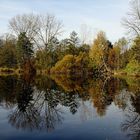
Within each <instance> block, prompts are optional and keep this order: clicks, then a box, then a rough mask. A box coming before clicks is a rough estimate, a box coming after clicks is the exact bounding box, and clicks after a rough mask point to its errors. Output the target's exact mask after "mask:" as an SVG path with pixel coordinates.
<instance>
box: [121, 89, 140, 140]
mask: <svg viewBox="0 0 140 140" xmlns="http://www.w3.org/2000/svg"><path fill="white" fill-rule="evenodd" d="M122 131H124V132H126V133H127V136H128V137H129V138H130V139H131V140H140V91H137V93H135V96H132V97H131V103H130V104H129V106H128V107H127V109H126V114H125V121H124V122H123V123H122Z"/></svg>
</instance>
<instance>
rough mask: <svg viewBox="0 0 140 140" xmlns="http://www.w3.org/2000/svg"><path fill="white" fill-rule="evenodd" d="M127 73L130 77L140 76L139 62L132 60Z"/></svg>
mask: <svg viewBox="0 0 140 140" xmlns="http://www.w3.org/2000/svg"><path fill="white" fill-rule="evenodd" d="M125 71H126V72H127V73H128V74H130V75H133V74H140V64H139V63H138V61H137V60H131V61H130V62H129V63H128V64H127V66H126V70H125Z"/></svg>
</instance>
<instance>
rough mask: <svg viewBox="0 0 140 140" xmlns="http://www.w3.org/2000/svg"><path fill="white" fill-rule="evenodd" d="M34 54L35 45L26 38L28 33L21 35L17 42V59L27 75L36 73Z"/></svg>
mask: <svg viewBox="0 0 140 140" xmlns="http://www.w3.org/2000/svg"><path fill="white" fill-rule="evenodd" d="M33 52H34V51H33V44H32V43H31V42H30V40H29V38H28V37H27V36H26V33H25V32H23V33H20V35H19V36H18V41H17V58H18V62H19V64H20V66H21V67H23V69H24V72H25V73H31V72H32V73H33V71H34V68H33V64H32V62H31V59H32V56H33Z"/></svg>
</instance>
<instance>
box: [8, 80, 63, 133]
mask: <svg viewBox="0 0 140 140" xmlns="http://www.w3.org/2000/svg"><path fill="white" fill-rule="evenodd" d="M17 91H18V92H19V94H18V96H17V107H16V109H14V111H13V112H12V113H11V114H10V115H9V122H10V123H11V124H12V125H13V126H15V127H16V128H18V129H19V128H21V129H29V130H34V129H37V130H42V129H45V130H46V129H47V130H48V131H50V130H52V129H54V128H55V126H56V124H57V123H60V122H61V121H62V117H61V112H60V110H59V109H57V105H58V103H57V100H55V99H57V98H53V93H52V92H51V91H48V92H40V91H37V90H35V89H33V87H32V85H31V84H30V83H27V82H26V81H25V82H24V81H22V82H21V83H20V84H18V90H17ZM46 95H47V96H46Z"/></svg>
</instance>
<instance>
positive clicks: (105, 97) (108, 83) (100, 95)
mask: <svg viewBox="0 0 140 140" xmlns="http://www.w3.org/2000/svg"><path fill="white" fill-rule="evenodd" d="M119 85H120V80H119V79H117V78H107V79H103V80H102V79H99V80H97V81H93V82H92V83H91V84H90V88H89V93H90V95H91V97H92V101H93V104H94V107H95V108H96V110H97V113H98V115H99V116H104V115H105V114H106V110H107V107H108V106H109V105H111V103H112V102H113V101H114V98H115V95H116V94H118V92H119Z"/></svg>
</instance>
